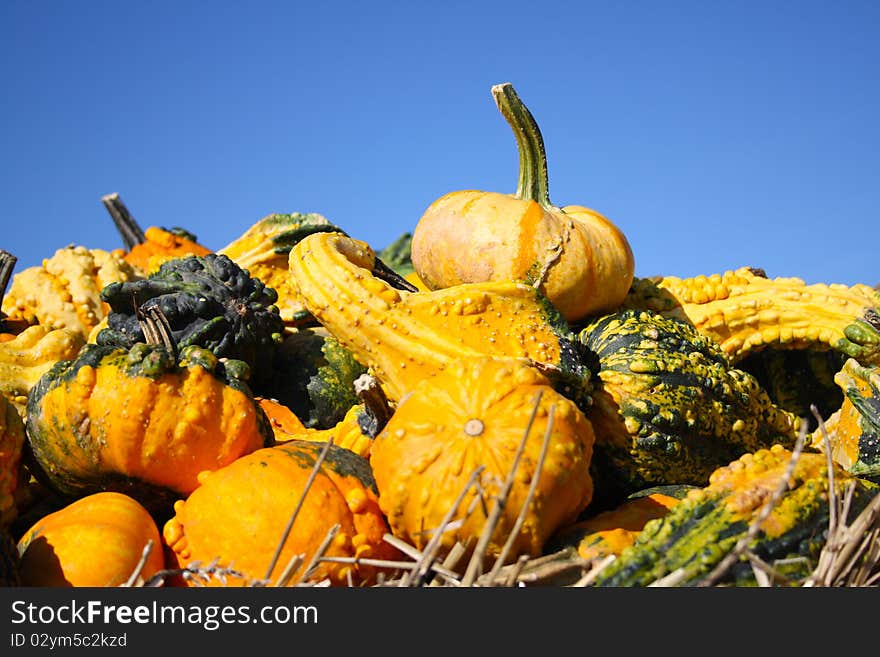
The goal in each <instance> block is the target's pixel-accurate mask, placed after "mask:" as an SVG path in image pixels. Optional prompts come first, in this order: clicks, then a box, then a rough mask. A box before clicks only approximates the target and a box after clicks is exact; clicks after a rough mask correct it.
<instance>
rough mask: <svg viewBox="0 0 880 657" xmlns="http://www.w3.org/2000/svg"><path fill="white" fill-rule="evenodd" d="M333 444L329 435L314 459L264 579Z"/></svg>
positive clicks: (269, 573)
mask: <svg viewBox="0 0 880 657" xmlns="http://www.w3.org/2000/svg"><path fill="white" fill-rule="evenodd" d="M331 445H333V437H332V436H331V437H330V438H329V440H327V442H326V443H324V447H323V448H322V449H321V453H320V454H318V458H317V459H315V465H314V466H313V467H312V471H311V472H310V473H309V478H308V479H307V480H306V485H305V487H304V488H303V492H302V494H301V495H300V496H299V500H297V503H296V507H294V509H293V513H291V514H290V519H289V520H288V521H287V526H285V528H284V531H283V532H282V533H281V539H280V540H279V541H278V545H277V547H276V548H275V554H273V555H272V559H271V560H270V561H269V568H268V569H267V570H266V577H265V579H267V580H268V579H269V578H270V577H271V576H272V571H273V570H275V566H276V565H277V563H278V559H279V557H280V556H281V550H282V549H283V548H284V544H285V543H286V542H287V537H288V536H290V531H291V529H293V522H294V521H295V520H296V516H297V515H298V514H299V511H300V509H301V508H302V505H303V502H305V499H306V495H308V493H309V488H311V486H312V482H314V481H315V478H316V477H317V476H318V472H319V471H320V470H321V465H322V464H323V463H324V459H325V458H327V453H328V452H329V451H330V447H331Z"/></svg>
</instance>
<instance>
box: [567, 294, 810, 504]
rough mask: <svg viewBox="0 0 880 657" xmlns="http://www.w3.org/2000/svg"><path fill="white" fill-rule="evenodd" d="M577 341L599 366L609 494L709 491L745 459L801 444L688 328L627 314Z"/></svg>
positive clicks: (599, 442) (599, 433)
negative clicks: (684, 488) (719, 474)
mask: <svg viewBox="0 0 880 657" xmlns="http://www.w3.org/2000/svg"><path fill="white" fill-rule="evenodd" d="M579 336H580V339H581V340H582V342H583V343H584V345H585V346H586V347H587V348H588V350H589V351H590V352H591V353H592V354H593V357H594V358H595V363H594V364H593V365H592V367H591V370H592V371H594V372H596V373H597V376H596V379H597V380H596V381H595V383H594V389H593V393H592V400H593V405H592V407H591V409H590V411H589V417H590V420H591V421H592V423H593V427H594V429H595V431H596V449H595V452H596V454H595V457H594V465H595V468H594V469H595V471H596V479H597V485H598V482H599V481H601V482H602V485H603V488H604V490H605V491H606V493H610V491H612V490H614V491H618V492H619V494H622V495H624V496H625V495H627V494H630V493H632V492H635V491H638V490H641V489H643V488H647V487H650V486H657V485H662V484H671V483H677V484H690V485H704V484H705V483H706V481H707V479H708V477H709V475H710V473H711V472H712V471H713V470H715V469H716V468H718V467H720V466H722V465H724V464H726V463H729V462H730V461H732V460H733V459H735V458H737V457H738V456H740V455H742V454H745V453H746V452H752V451H755V450H756V449H759V448H761V447H769V446H770V445H772V444H774V443H781V444H784V445H788V446H792V445H794V443H795V441H796V439H797V432H798V429H799V426H800V423H799V420H798V418H797V417H796V416H795V415H794V414H793V413H790V412H788V411H786V410H784V409H781V408H779V407H778V406H776V405H774V404H773V403H772V401H771V400H770V398H769V396H768V395H767V393H766V391H764V390H763V389H762V388H761V386H760V385H759V383H758V381H757V380H756V379H755V377H754V376H752V375H751V374H749V373H747V372H744V371H742V370H739V369H736V368H734V367H732V366H731V365H730V364H729V362H728V359H727V357H726V355H725V354H724V352H723V351H722V350H721V348H720V347H719V346H718V345H717V344H716V343H715V342H714V341H712V340H711V339H710V338H708V337H706V336H705V335H703V334H701V333H699V332H698V331H697V330H696V329H694V327H693V326H691V325H690V324H688V323H687V322H685V321H682V320H679V319H673V318H667V317H664V316H662V315H660V314H657V313H653V312H649V311H638V310H623V311H620V312H617V313H612V314H609V315H605V316H603V317H600V318H597V319H595V320H594V321H592V322H591V323H589V324H588V325H587V326H586V327H584V328H583V329H582V330H581V332H580V334H579Z"/></svg>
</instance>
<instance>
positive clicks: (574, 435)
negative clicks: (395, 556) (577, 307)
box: [370, 358, 594, 557]
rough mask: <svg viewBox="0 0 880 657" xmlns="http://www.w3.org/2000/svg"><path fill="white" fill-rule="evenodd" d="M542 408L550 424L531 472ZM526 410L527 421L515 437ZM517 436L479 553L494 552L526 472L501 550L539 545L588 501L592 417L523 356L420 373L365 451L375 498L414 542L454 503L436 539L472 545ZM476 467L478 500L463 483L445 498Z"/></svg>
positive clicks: (543, 423) (542, 426)
mask: <svg viewBox="0 0 880 657" xmlns="http://www.w3.org/2000/svg"><path fill="white" fill-rule="evenodd" d="M539 393H540V395H539ZM536 405H537V410H535V407H536ZM551 408H552V409H553V424H552V432H551V433H550V439H549V443H548V450H547V453H546V458H545V461H544V464H543V468H542V469H541V471H540V473H538V472H537V464H538V461H539V454H540V452H541V450H542V447H543V444H544V434H545V432H546V430H547V428H548V424H549V417H550V412H551ZM533 411H534V412H535V419H534V422H533V425H532V426H531V430H530V431H529V432H528V438H524V437H525V436H526V432H527V429H528V428H529V420H530V417H531V414H532V413H533ZM523 442H524V450H523V452H522V457H521V460H520V462H519V464H518V468H517V470H516V476H515V478H514V483H513V485H512V488H511V490H510V494H509V498H508V500H507V504H506V505H505V508H504V512H503V514H502V516H501V520H500V522H499V523H498V525H497V527H496V528H495V531H494V533H493V535H492V540H491V542H490V544H489V545H488V548H487V553H486V554H487V556H489V557H497V556H498V555H499V553H500V551H501V549H502V546H503V545H504V543H505V541H506V540H507V537H508V535H509V534H510V532H511V531H512V529H513V527H514V526H515V524H516V520H517V516H518V514H519V512H520V509H521V508H522V507H523V505H524V503H525V501H526V498H527V496H528V491H529V487H530V484H531V482H532V480H533V479H534V478H535V477H538V480H537V486H536V488H535V491H534V496H533V499H532V501H531V504H530V505H529V507H528V508H527V511H526V515H525V519H524V521H523V523H522V527H521V529H520V530H519V533H518V535H517V536H516V539H515V541H514V543H513V545H512V548H511V552H512V554H511V556H516V555H521V554H524V553H530V554H538V553H540V551H541V549H542V547H543V545H544V542H545V541H546V540H547V538H548V537H549V536H550V535H551V534H553V532H555V531H556V530H557V529H558V528H559V527H561V526H562V525H564V524H566V523H570V522H572V521H574V519H575V518H576V517H577V516H578V514H579V513H580V512H581V511H583V510H584V508H585V507H586V506H587V505H588V504H589V503H590V501H591V499H592V494H593V482H592V478H591V476H590V472H589V467H590V461H591V458H592V449H593V442H594V435H593V428H592V425H591V423H590V421H589V420H588V419H587V417H586V416H585V415H584V414H583V412H582V411H580V410H579V409H578V407H577V406H576V405H575V404H574V403H573V402H572V401H570V400H569V399H567V398H565V397H563V396H562V395H561V394H559V393H558V392H556V391H555V390H554V389H553V388H552V387H551V385H550V383H549V381H548V379H547V378H546V377H545V376H544V375H543V374H541V373H540V372H539V371H538V370H537V369H535V368H534V367H532V366H531V365H530V364H529V362H528V361H526V360H524V359H522V360H520V359H503V358H480V359H461V360H458V361H455V362H454V363H453V364H451V365H450V366H449V367H447V368H446V369H444V370H443V371H442V372H441V373H439V374H437V375H435V376H433V377H430V378H427V379H424V380H423V381H422V382H421V383H420V384H418V385H417V386H416V387H415V388H414V389H413V390H412V393H411V394H410V395H408V396H407V397H405V398H404V399H403V400H402V401H401V402H400V404H399V405H398V407H397V409H396V410H395V412H394V415H392V416H391V419H390V420H389V421H388V424H387V425H386V426H385V428H384V430H383V431H382V432H381V433H380V434H379V435H378V436H377V437H376V439H375V440H374V441H373V447H372V451H371V453H370V463H371V465H372V467H373V473H374V476H375V478H376V485H377V486H378V487H379V504H380V506H381V508H382V510H383V511H384V512H385V514H386V516H387V517H388V522H389V524H390V525H391V529H392V531H393V532H394V534H395V535H396V536H398V537H400V538H402V539H404V540H406V541H408V542H410V543H412V544H413V545H415V546H417V547H419V548H421V547H424V546H425V545H426V544H427V543H428V541H430V540H431V538H432V535H433V533H434V531H435V530H436V529H437V528H438V527H440V526H441V524H442V522H443V519H444V518H445V517H446V515H447V513H448V512H449V511H450V509H453V508H455V512H454V515H453V516H452V518H451V519H450V526H449V527H448V528H447V531H445V533H444V534H443V538H442V543H441V545H442V546H443V547H444V548H446V549H448V548H450V547H451V546H452V545H453V544H454V543H455V542H456V541H461V542H462V543H463V544H465V545H466V546H467V545H468V544H470V547H471V548H472V547H474V543H473V542H472V541H473V539H476V538H477V537H479V536H480V535H481V533H482V531H483V529H484V526H485V523H486V520H487V516H486V507H490V506H491V499H492V497H493V496H497V495H498V493H499V490H500V489H501V482H503V481H504V479H505V477H506V476H507V474H508V471H509V470H510V469H511V466H512V465H513V463H514V458H515V454H516V453H517V450H518V449H519V446H520V444H523ZM479 466H483V467H484V468H485V470H484V471H483V476H482V486H483V491H484V492H483V497H484V499H486V500H487V503H486V505H481V504H479V503H476V498H477V492H476V490H474V489H473V488H471V489H470V490H469V491H468V493H467V494H466V495H465V496H464V498H463V499H462V501H461V503H460V504H459V506H458V507H457V508H456V507H455V500H456V499H457V498H458V496H459V495H460V493H462V491H463V490H464V489H465V488H466V484H467V482H468V481H469V479H470V477H471V476H472V473H473V472H474V471H475V470H476V469H477V468H478V467H479ZM458 522H460V523H461V524H460V525H459V524H457V523H458ZM453 526H454V527H453Z"/></svg>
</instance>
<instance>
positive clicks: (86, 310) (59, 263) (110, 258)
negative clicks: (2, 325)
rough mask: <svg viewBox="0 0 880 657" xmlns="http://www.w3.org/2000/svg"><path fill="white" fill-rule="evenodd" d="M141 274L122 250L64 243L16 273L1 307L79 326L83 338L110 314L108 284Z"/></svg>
mask: <svg viewBox="0 0 880 657" xmlns="http://www.w3.org/2000/svg"><path fill="white" fill-rule="evenodd" d="M138 278H141V275H140V273H139V272H138V270H137V269H135V267H134V266H133V265H131V264H130V263H128V262H126V261H125V260H124V259H123V258H122V256H121V255H120V254H119V253H116V252H111V251H104V250H101V249H88V248H86V247H84V246H66V247H64V248H61V249H58V250H57V251H56V252H55V254H54V255H53V256H52V257H51V258H47V259H45V260H43V263H42V264H41V265H39V266H36V267H29V268H27V269H25V270H23V271H21V272H19V273H18V274H16V275H15V276H14V277H13V278H12V285H11V286H10V287H9V292H8V293H7V294H6V296H5V297H4V298H3V307H2V310H3V312H4V313H6V314H7V315H8V316H9V317H10V318H12V319H17V318H20V319H23V320H26V321H27V322H28V323H31V324H42V325H44V326H47V327H49V328H67V329H70V330H72V331H77V332H78V333H80V334H81V335H82V336H83V339H84V340H85V339H87V338H88V335H89V333H90V331H91V330H92V329H93V328H94V327H95V326H97V324H98V323H99V322H100V321H101V320H102V319H103V318H104V316H105V315H106V314H107V310H108V308H107V306H106V304H105V303H104V302H103V301H102V300H101V290H102V289H103V288H104V286H105V285H107V284H108V283H113V282H117V281H119V282H125V281H131V280H136V279H138Z"/></svg>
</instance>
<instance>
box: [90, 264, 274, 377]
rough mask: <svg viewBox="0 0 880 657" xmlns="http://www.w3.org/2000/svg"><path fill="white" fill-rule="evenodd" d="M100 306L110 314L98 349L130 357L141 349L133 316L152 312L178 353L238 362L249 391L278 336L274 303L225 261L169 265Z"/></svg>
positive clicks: (111, 293) (270, 292) (110, 289)
mask: <svg viewBox="0 0 880 657" xmlns="http://www.w3.org/2000/svg"><path fill="white" fill-rule="evenodd" d="M101 298H102V299H104V301H106V302H107V303H108V304H109V305H110V309H111V310H110V313H109V315H108V320H107V328H105V329H103V330H102V331H101V332H100V333H99V334H98V336H97V342H98V344H102V345H112V346H117V347H123V348H125V349H129V348H131V347H132V346H133V345H134V344H136V343H138V342H144V341H145V336H144V332H143V329H142V328H141V321H142V320H141V318H139V316H138V312H137V308H140V309H141V310H142V311H144V312H145V311H147V310H148V309H149V308H152V307H157V308H159V309H161V310H162V312H163V313H164V315H165V317H166V318H167V320H168V324H169V325H170V327H171V334H172V337H173V339H174V342H175V343H176V344H177V345H178V347H179V348H180V349H183V348H184V347H187V346H189V345H197V346H200V347H204V348H206V349H209V350H210V351H212V352H213V353H214V354H215V355H216V356H217V357H218V358H232V359H235V360H242V361H244V362H245V363H247V364H248V365H249V366H250V370H251V373H250V376H251V378H250V383H251V385H252V386H253V387H254V388H257V387H258V386H259V384H260V383H261V382H262V381H264V380H266V379H267V378H268V377H269V376H270V372H271V369H272V364H273V361H274V357H275V353H276V351H277V349H278V344H279V343H280V342H281V339H282V332H283V331H284V322H283V321H282V320H281V317H280V315H279V313H278V307H277V306H275V305H274V304H275V301H276V300H277V298H278V295H277V294H276V292H275V290H274V289H272V288H270V287H266V285H265V284H264V283H263V282H262V281H260V280H259V279H257V278H253V277H251V276H250V274H249V273H248V272H247V271H246V270H244V269H242V268H241V267H239V266H238V265H237V264H236V263H235V262H233V261H232V260H230V259H229V258H228V257H227V256H224V255H218V254H214V253H210V254H207V255H204V256H186V257H182V258H175V259H173V260H169V261H166V262H165V263H163V264H162V265H161V266H160V267H159V269H158V270H156V271H155V272H153V273H152V274H150V276H149V277H147V278H145V279H143V280H140V281H133V282H126V283H114V284H110V285H108V286H107V287H105V288H104V289H103V290H102V291H101Z"/></svg>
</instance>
